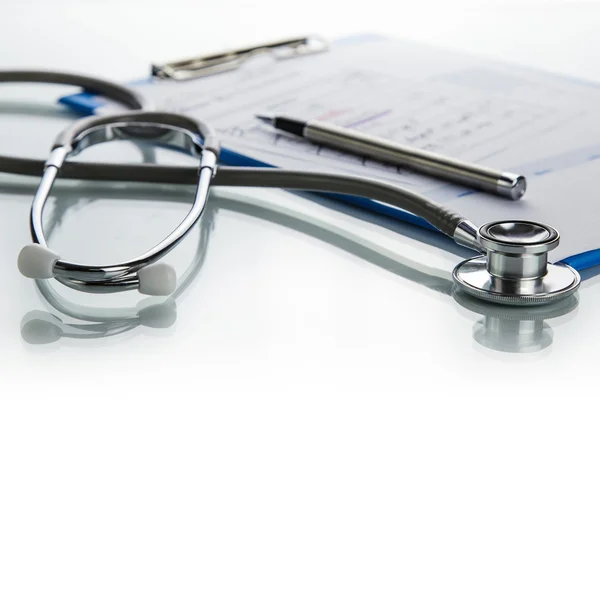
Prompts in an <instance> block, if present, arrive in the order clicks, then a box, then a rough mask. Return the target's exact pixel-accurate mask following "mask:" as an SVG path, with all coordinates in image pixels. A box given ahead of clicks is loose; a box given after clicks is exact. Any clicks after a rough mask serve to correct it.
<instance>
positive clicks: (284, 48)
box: [152, 36, 329, 81]
mask: <svg viewBox="0 0 600 600" xmlns="http://www.w3.org/2000/svg"><path fill="white" fill-rule="evenodd" d="M328 49H329V44H328V42H327V41H326V40H325V39H323V38H321V37H318V36H308V37H301V38H290V39H287V40H280V41H278V42H271V43H268V44H261V45H258V46H249V47H247V48H239V49H237V50H230V51H227V52H221V53H218V54H207V55H204V56H197V57H196V58H188V59H186V60H178V61H174V62H170V63H165V64H163V65H152V76H153V77H156V78H158V79H174V80H176V81H186V80H188V79H196V78H197V77H206V76H208V75H215V74H217V73H224V72H226V71H233V70H234V69H237V68H238V67H240V66H241V65H242V64H244V63H245V62H246V61H247V60H249V59H250V58H253V57H254V56H257V55H259V54H270V55H271V56H273V58H274V59H275V60H286V59H289V58H296V57H299V56H306V55H309V54H317V53H319V52H325V51H326V50H328Z"/></svg>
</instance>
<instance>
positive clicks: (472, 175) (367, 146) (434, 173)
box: [256, 115, 527, 200]
mask: <svg viewBox="0 0 600 600" xmlns="http://www.w3.org/2000/svg"><path fill="white" fill-rule="evenodd" d="M256 118H257V119H260V120H261V121H262V122H263V123H267V124H268V125H271V126H273V127H275V129H279V130H281V131H286V132H288V133H292V134H294V135H298V136H300V137H303V138H305V139H307V140H310V141H311V142H316V143H317V144H322V145H324V146H330V147H332V148H337V149H339V150H345V151H346V152H350V153H352V154H357V155H360V156H368V157H369V158H374V159H376V160H380V161H382V162H386V163H391V164H393V165H398V166H403V167H408V168H410V169H412V170H414V171H417V172H419V173H424V174H425V175H430V176H431V177H436V178H439V179H445V180H447V181H452V182H454V183H459V184H462V185H466V186H468V187H471V188H476V189H479V190H483V191H485V192H491V193H492V194H498V195H499V196H504V197H505V198H510V199H512V200H519V198H521V196H523V194H524V193H525V190H526V188H527V182H526V180H525V177H523V175H516V174H515V173H507V172H502V171H496V170H495V169H490V168H488V167H483V166H481V165H475V164H472V163H468V162H464V161H462V160H457V159H455V158H450V157H448V156H443V155H441V154H436V153H435V152H427V151H426V150H419V149H417V148H411V147H410V146H405V145H402V144H397V143H396V142H391V141H388V140H384V139H382V138H378V137H375V136H372V135H367V134H365V133H360V132H359V131H355V130H353V129H348V128H346V127H340V126H338V125H331V124H329V123H324V122H322V121H314V120H313V121H300V120H299V119H292V118H289V117H278V116H276V117H266V116H263V115H256Z"/></svg>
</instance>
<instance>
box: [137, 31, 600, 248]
mask: <svg viewBox="0 0 600 600" xmlns="http://www.w3.org/2000/svg"><path fill="white" fill-rule="evenodd" d="M139 89H140V91H141V92H142V93H143V94H145V95H146V96H147V97H149V98H151V99H152V100H153V101H154V103H155V106H156V108H158V109H164V110H169V111H173V112H181V113H186V114H189V115H191V116H195V117H198V118H199V119H202V120H204V121H207V122H209V123H211V124H212V125H213V127H215V128H216V129H217V132H218V134H219V136H220V137H221V140H222V145H223V146H224V147H225V148H228V149H230V150H233V151H236V152H239V153H240V154H243V155H246V156H248V157H250V158H253V159H255V160H258V161H261V162H264V163H267V164H270V165H275V166H278V167H282V168H305V169H318V170H328V171H335V172H342V173H351V174H354V175H359V176H365V177H375V178H380V179H384V180H386V181H390V182H393V183H398V184H402V185H405V186H407V187H409V188H410V189H413V190H415V191H418V192H420V193H423V194H427V195H429V196H431V197H433V198H434V199H436V200H438V201H441V202H443V203H445V204H448V205H450V206H452V207H453V208H455V209H456V210H459V211H461V212H463V213H464V214H465V215H466V216H467V217H468V218H470V219H471V220H476V218H479V222H484V221H490V220H493V219H496V218H500V217H504V216H513V217H514V216H521V215H522V216H523V218H526V217H527V218H532V219H536V220H540V221H542V222H544V221H548V222H549V224H551V225H553V226H555V227H557V228H558V229H559V230H560V231H561V233H562V234H563V242H562V245H561V248H560V250H559V252H560V254H561V257H565V256H569V255H571V254H574V253H579V252H581V251H583V250H587V249H592V248H596V247H598V246H600V243H599V242H598V241H596V236H595V231H596V229H597V227H598V226H600V222H594V226H595V229H594V235H593V236H592V232H591V227H589V229H590V234H589V235H584V236H583V237H582V236H581V231H580V230H579V225H580V223H579V220H581V219H579V220H578V219H577V218H576V217H574V215H573V210H574V207H573V205H572V204H571V205H565V204H564V200H565V199H564V198H563V197H557V194H556V193H553V192H552V190H553V189H555V188H556V186H554V185H550V186H549V187H548V185H547V184H546V185H541V184H539V182H536V181H535V179H536V178H537V179H541V178H542V176H544V177H546V180H547V182H548V181H552V180H553V179H555V178H556V177H568V178H571V179H575V180H576V179H577V178H578V175H577V172H578V169H579V168H581V167H583V166H584V165H585V169H586V173H587V175H586V177H589V170H590V168H591V170H592V172H594V169H595V172H596V174H600V173H599V172H598V166H599V165H600V162H596V163H595V164H594V165H592V166H591V167H590V165H589V164H588V163H589V161H590V160H591V159H590V156H593V155H594V153H595V154H598V155H600V148H597V145H598V142H600V125H599V124H598V123H597V122H596V121H598V119H595V114H596V110H597V107H598V106H600V87H596V86H594V85H592V84H588V83H586V82H580V81H576V80H570V79H568V78H564V77H560V76H555V75H553V74H549V73H545V72H540V71H536V70H529V69H526V68H523V67H518V66H511V65H504V64H500V63H497V62H493V61H489V60H485V59H481V58H478V57H473V56H470V55H467V54H463V53H457V52H449V51H446V50H440V49H437V48H432V47H429V46H424V45H421V44H416V43H412V42H405V41H400V40H389V39H380V38H374V39H373V38H368V39H367V40H365V41H360V40H359V41H357V42H356V43H341V44H334V45H333V47H332V49H331V51H329V52H327V53H324V54H319V55H314V56H306V57H302V58H299V59H293V60H287V61H281V62H275V61H273V60H272V59H271V58H269V57H268V56H264V57H260V58H257V59H255V60H252V61H250V62H248V63H247V64H246V65H244V66H243V67H242V68H240V69H238V70H236V71H232V72H228V73H222V74H219V75H214V76H211V77H205V78H199V79H195V80H190V81H184V82H174V81H168V80H167V81H157V82H147V83H141V84H139ZM256 114H267V115H270V114H279V115H284V116H291V117H295V118H300V119H320V120H323V121H326V122H330V123H335V124H338V125H342V126H345V127H350V128H354V129H356V130H358V131H361V132H365V133H369V134H372V135H376V136H380V137H382V138H385V139H389V140H393V141H398V142H400V143H402V144H407V145H410V146H413V147H415V148H422V149H425V150H430V151H434V152H438V153H441V154H446V155H448V156H452V157H455V158H459V159H463V160H468V161H472V162H476V163H480V164H484V165H486V166H489V167H492V168H495V169H498V170H504V171H512V172H517V173H520V174H523V175H526V176H527V177H528V182H529V191H528V192H527V194H526V195H525V197H524V198H523V199H522V200H521V201H520V202H518V203H514V202H509V201H507V200H505V199H502V198H498V197H495V196H490V195H487V194H484V193H479V192H472V191H471V190H468V189H466V188H461V187H459V186H456V185H453V184H448V183H445V182H442V181H439V180H436V179H433V178H431V177H427V176H424V175H419V174H416V173H414V172H411V171H409V170H408V169H405V168H402V167H397V166H393V165H387V164H382V163H378V162H376V161H373V160H369V159H365V158H362V157H358V156H353V155H349V154H347V153H344V152H341V151H338V150H333V149H330V148H325V147H322V146H319V145H316V144H313V143H311V142H308V141H306V140H303V139H301V138H298V137H295V136H291V135H288V134H285V133H281V132H277V131H275V130H273V129H272V128H269V127H268V126H266V125H263V124H261V123H260V122H258V121H257V120H256V119H255V115H256ZM594 148H595V150H594ZM559 173H561V174H560V175H559ZM575 187H576V186H575ZM542 189H543V193H544V198H543V199H542V198H540V197H537V196H536V194H537V193H538V191H537V190H542ZM571 189H573V187H572V188H571ZM580 193H581V194H585V193H587V192H586V191H585V190H581V191H580ZM582 201H583V200H582ZM551 206H556V207H557V209H558V210H550V207H551ZM565 206H569V208H565ZM550 213H552V215H553V216H555V217H557V218H556V219H553V220H550V219H548V218H546V217H547V216H548V215H549V214H550ZM575 214H577V211H576V210H575ZM473 215H475V216H473ZM588 216H589V215H588ZM599 218H600V215H599ZM584 220H586V219H584ZM565 227H566V229H567V231H569V233H571V231H572V233H573V239H572V240H571V241H570V242H567V239H568V238H567V236H566V233H567V231H565ZM586 227H587V225H586Z"/></svg>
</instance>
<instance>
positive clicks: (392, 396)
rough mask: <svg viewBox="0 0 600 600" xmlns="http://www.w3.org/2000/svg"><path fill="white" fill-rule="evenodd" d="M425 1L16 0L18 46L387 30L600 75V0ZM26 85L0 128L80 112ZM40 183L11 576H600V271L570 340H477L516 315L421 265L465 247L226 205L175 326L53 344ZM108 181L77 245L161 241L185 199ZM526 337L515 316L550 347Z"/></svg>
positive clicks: (7, 329) (30, 586) (494, 591)
mask: <svg viewBox="0 0 600 600" xmlns="http://www.w3.org/2000/svg"><path fill="white" fill-rule="evenodd" d="M414 4H417V3H399V2H388V1H386V2H383V1H369V2H361V3H358V2H357V3H352V2H345V3H333V2H330V3H326V2H316V1H312V0H307V1H303V2H299V3H288V2H247V3H246V2H243V3H242V2H235V1H234V0H228V1H224V2H213V3H211V4H208V3H207V2H181V1H169V2H167V1H165V2H161V3H158V2H154V1H152V2H141V1H140V2H117V1H112V0H111V1H107V2H81V1H79V2H67V1H63V0H60V1H55V2H19V3H16V2H15V3H12V2H5V3H4V4H3V5H2V13H1V24H0V32H1V34H2V35H1V37H0V67H1V68H11V67H18V66H22V67H25V66H27V67H46V68H55V69H71V70H79V71H83V72H90V73H95V74H97V75H104V76H109V77H114V78H116V79H119V80H128V79H131V78H135V77H139V76H141V75H143V74H145V73H146V72H147V71H146V69H147V67H148V63H149V62H150V61H151V60H158V61H160V60H168V59H174V58H180V57H185V56H187V55H190V54H196V53H198V52H204V51H210V50H218V49H220V48H222V47H231V46H237V45H240V44H246V43H253V42H257V41H262V40H264V39H272V38H278V37H283V36H287V35H291V34H303V33H306V32H309V31H314V32H317V33H322V34H324V35H327V36H330V37H337V36H341V35H347V34H351V33H357V32H365V31H372V32H379V33H388V34H394V35H399V36H405V37H410V38H412V39H417V40H422V41H426V42H430V43H435V44H438V45H442V46H447V47H452V48H459V49H463V50H468V51H473V52H479V53H482V54H486V55H488V56H494V57H497V58H503V59H506V60H509V61H513V62H519V63H521V64H528V65H532V66H536V67H540V68H547V69H553V70H556V71H560V72H563V73H566V74H570V75H574V76H579V77H587V78H590V79H595V80H596V81H600V61H599V60H598V56H599V51H600V45H599V42H598V41H597V31H598V26H599V25H600V7H599V6H598V5H597V4H595V3H591V2H590V3H580V2H562V3H551V2H541V1H540V2H518V1H516V0H515V1H513V2H502V3H495V4H489V5H488V4H484V3H482V2H479V3H460V2H420V3H418V4H417V5H416V6H415V5H414ZM59 91H62V90H59ZM2 92H3V93H5V94H6V98H7V99H10V98H12V99H13V100H14V101H15V102H18V103H23V104H21V108H20V109H18V107H16V106H15V105H14V104H10V103H9V102H8V100H6V101H5V104H0V118H1V120H0V144H1V145H0V152H2V153H15V152H16V151H19V152H20V153H22V154H26V153H29V155H33V154H34V153H35V155H37V156H39V157H42V156H44V153H45V151H46V148H48V146H49V144H50V143H51V141H52V138H53V135H55V134H56V133H57V132H58V131H59V130H60V128H61V127H62V126H64V125H65V124H66V122H68V120H69V119H70V118H71V117H70V116H69V115H68V114H66V113H64V112H62V111H60V109H57V108H55V107H54V103H53V99H54V97H55V96H56V94H57V93H58V91H56V92H55V91H53V90H51V91H50V92H48V91H47V90H44V91H41V90H40V89H38V88H31V89H30V88H27V89H19V90H17V91H15V90H14V89H12V88H11V89H10V90H9V87H8V86H6V87H3V88H2ZM34 184H35V181H33V180H27V179H19V178H10V177H3V178H2V179H1V180H0V193H1V194H2V198H1V200H2V218H1V219H0V232H1V234H0V239H1V243H2V249H3V254H4V259H3V261H2V265H0V270H1V271H2V273H1V274H2V281H3V286H2V289H3V297H2V300H0V309H1V312H0V356H1V358H2V364H1V365H0V372H1V375H2V379H1V380H0V394H1V396H0V598H3V599H7V600H16V599H30V598H31V599H33V598H36V599H37V598H60V599H61V600H67V599H69V600H71V599H78V600H79V599H83V598H85V599H96V598H98V599H100V598H102V599H103V600H105V599H108V598H111V599H113V598H114V599H119V600H120V599H128V600H130V599H132V598H144V600H148V599H151V598H152V599H154V598H157V599H158V598H161V599H162V598H177V599H178V600H183V599H188V598H189V599H191V598H207V599H211V600H212V599H225V598H227V599H233V598H236V599H238V598H260V599H261V600H266V599H275V598H277V599H281V598H290V599H291V598H303V599H305V598H319V599H320V598H328V599H330V598H381V599H383V598H407V599H421V598H436V599H439V598H460V599H461V600H463V599H467V598H473V599H475V598H477V599H481V598H502V599H505V598H523V599H525V598H527V599H529V598H544V599H548V598H578V599H584V598H597V597H598V595H599V593H600V579H599V577H598V564H599V560H600V551H599V549H598V548H599V547H598V539H599V535H600V517H599V512H598V506H599V501H600V488H599V485H598V477H597V472H598V456H599V455H600V454H599V451H600V441H599V439H600V438H599V436H598V430H599V424H600V423H599V421H600V410H599V407H598V392H597V389H598V386H597V372H596V371H597V352H598V340H599V339H600V325H599V318H598V317H599V313H598V302H599V300H600V286H599V285H598V280H597V279H590V280H588V281H586V282H584V285H583V287H582V291H581V293H580V299H579V300H580V303H579V307H578V308H577V310H576V311H574V312H572V313H570V314H569V315H566V316H563V317H558V318H556V319H549V320H548V321H547V324H546V329H545V330H544V334H545V336H546V337H544V336H542V339H543V340H547V339H548V336H552V337H553V343H551V344H549V345H548V344H546V345H545V346H544V347H543V348H541V346H543V345H544V344H542V343H540V349H539V350H538V351H536V352H521V353H515V352H512V353H511V352H502V351H500V350H499V349H498V348H496V349H494V348H493V347H492V348H490V347H487V346H486V345H482V344H481V343H479V342H478V341H477V332H478V331H480V330H481V329H482V327H484V326H485V322H486V319H487V322H488V324H490V323H491V325H492V326H496V325H498V322H495V321H494V320H493V316H490V315H489V314H488V315H487V317H484V316H481V315H478V314H475V313H473V312H470V311H467V310H465V309H462V308H460V307H458V306H457V305H456V303H455V302H454V300H453V299H452V298H451V297H450V296H447V295H443V294H440V293H439V292H438V291H435V290H432V289H430V288H427V287H425V286H423V285H421V284H420V283H418V282H415V281H414V280H411V279H410V278H407V277H406V276H403V275H402V273H404V275H406V274H407V273H408V272H407V271H406V268H404V270H403V267H402V265H404V266H406V265H407V264H410V265H412V266H415V265H416V267H417V268H418V269H420V270H422V271H424V272H426V273H432V272H435V273H437V274H438V275H441V276H445V277H448V276H449V272H450V270H451V268H452V266H453V265H454V263H455V262H456V260H457V257H456V256H455V255H454V254H453V252H452V251H451V250H449V249H448V248H446V247H443V248H441V249H440V248H435V247H429V246H427V245H425V244H423V243H421V242H419V241H415V240H414V239H413V238H412V236H414V235H415V233H414V232H412V234H411V232H410V231H409V230H406V228H404V230H403V231H404V233H405V235H402V234H401V233H394V232H391V231H390V230H389V229H385V228H380V227H377V226H376V225H370V224H363V223H361V222H359V221H356V220H354V219H352V217H348V216H346V215H342V216H340V217H339V219H340V220H338V221H336V222H337V223H338V224H340V223H341V224H342V225H344V226H346V227H348V229H349V230H352V231H354V232H355V233H356V235H357V237H358V238H359V239H360V237H368V238H369V239H371V240H374V241H375V242H377V243H378V244H380V245H381V246H382V247H383V248H384V249H385V250H386V251H387V253H388V254H389V255H391V256H393V257H396V258H395V259H394V260H396V261H397V263H398V265H399V266H398V272H397V273H395V272H392V270H386V269H383V268H381V267H378V266H376V265H373V264H370V263H368V262H366V261H364V260H362V259H361V258H359V257H357V256H354V255H352V254H350V253H347V252H345V251H343V250H341V249H340V248H337V247H335V246H333V245H331V244H326V243H324V242H323V241H320V240H316V239H313V238H311V237H310V236H308V235H305V234H302V233H299V232H292V231H290V230H287V229H286V228H284V227H279V226H276V225H273V224H269V223H267V222H266V221H262V220H260V219H256V218H251V217H248V216H244V215H243V214H240V213H236V212H235V211H226V210H225V211H222V212H219V213H218V214H217V217H216V221H215V229H214V231H213V233H212V234H211V239H210V244H209V247H208V248H209V249H208V251H207V256H206V259H205V261H204V264H203V266H202V269H201V270H200V273H199V275H198V276H197V278H196V279H195V280H194V281H193V282H192V284H191V285H190V288H189V289H188V290H187V291H186V294H185V295H184V296H182V297H181V298H178V301H177V320H176V322H175V324H174V325H173V327H171V328H169V329H163V330H157V329H151V328H147V327H143V326H139V327H136V328H135V329H133V330H132V331H130V332H128V333H126V334H123V335H120V336H119V335H117V336H113V337H107V338H101V339H71V338H68V337H63V338H62V339H60V340H58V341H56V342H55V343H52V344H47V345H32V344H30V343H28V342H27V340H26V339H24V338H23V337H22V335H21V320H22V319H23V317H24V316H25V315H27V314H29V313H31V311H34V310H38V311H47V312H48V311H49V312H52V311H51V310H50V309H49V308H48V306H47V305H46V304H44V302H43V301H42V299H41V298H40V296H39V294H37V292H36V290H35V287H34V286H33V284H32V282H30V281H26V280H24V279H23V278H22V277H20V275H19V274H18V273H17V271H16V268H15V266H14V262H15V259H16V255H17V253H18V251H19V248H20V247H21V246H22V245H23V244H25V243H27V241H28V231H27V211H28V205H29V199H30V197H31V193H32V190H33V188H32V186H34ZM27 186H29V187H27ZM30 188H31V189H30ZM23 189H24V190H25V191H24V192H23ZM82 189H83V191H82V195H83V196H85V195H86V193H88V192H86V191H85V189H86V188H82ZM146 193H148V194H149V197H152V195H151V194H152V193H151V191H149V190H146ZM171 193H175V192H172V191H169V190H162V191H160V192H159V193H158V196H159V197H158V199H159V200H161V199H162V198H161V197H160V194H164V195H169V194H171ZM591 193H595V191H591ZM105 194H106V197H109V195H110V194H108V192H105ZM154 194H155V196H154V198H155V199H156V194H157V192H154ZM220 194H221V195H220V196H219V195H217V196H216V198H217V199H216V200H215V201H216V202H218V199H219V198H224V199H227V198H230V199H234V200H235V199H236V198H238V199H239V198H241V199H243V200H244V201H245V202H248V203H250V204H251V203H252V202H253V198H256V199H258V198H261V199H262V200H263V201H265V202H272V203H273V206H277V205H278V203H288V204H290V203H291V205H293V206H296V207H301V206H302V205H303V203H304V200H302V199H299V198H297V197H292V196H290V195H287V194H284V193H283V192H271V193H269V194H267V193H265V192H257V191H247V192H239V191H238V192H235V193H234V192H220ZM99 195H100V196H102V192H99ZM123 198H127V194H123ZM152 206H154V208H151V207H152ZM84 208H86V207H84ZM87 208H88V210H87V212H86V210H77V211H75V210H74V211H72V212H74V213H75V214H74V216H72V218H71V217H70V216H68V217H67V219H66V220H65V224H64V227H63V229H61V232H60V233H61V235H60V236H57V243H59V244H60V245H61V246H62V247H63V248H65V251H67V252H71V250H72V252H73V253H77V252H90V253H92V254H93V253H94V252H96V251H97V253H98V254H101V255H102V256H104V257H106V255H107V254H110V252H111V251H113V246H114V248H117V249H119V248H123V247H127V248H128V247H129V246H131V247H132V248H133V247H134V246H135V245H136V244H138V243H139V244H140V245H141V249H144V248H146V247H148V246H149V245H150V242H151V241H152V240H153V239H155V237H156V236H157V235H159V234H160V232H161V231H162V230H161V227H162V226H163V225H164V223H166V222H170V221H169V220H173V219H174V220H176V219H177V218H178V217H179V213H178V212H177V211H175V210H174V209H172V208H170V207H169V205H168V203H166V202H163V203H161V202H157V203H155V204H154V205H152V204H148V205H146V204H144V206H143V209H142V210H141V211H140V208H139V207H138V206H133V204H132V203H128V202H126V201H124V202H123V203H115V202H112V203H111V202H109V201H105V202H99V203H98V204H97V205H94V206H91V207H87ZM315 210H316V209H315ZM144 211H145V212H144ZM117 214H118V218H115V215H117ZM319 214H320V215H322V216H323V218H325V216H327V215H329V213H328V212H327V211H326V210H323V211H321V212H319ZM86 215H87V216H86ZM140 217H141V218H142V221H141V225H139V224H140V220H139V218H140ZM329 218H334V217H331V215H329ZM335 218H337V217H335ZM104 232H106V233H105V234H104ZM153 236H154V238H153ZM130 238H133V239H130ZM113 242H114V243H113ZM178 252H179V250H178ZM192 254H193V247H192V245H190V244H188V245H187V246H185V247H184V248H183V249H182V250H181V252H179V254H178V255H177V267H178V270H180V271H182V270H185V267H186V264H187V262H189V260H190V256H191V255H192ZM76 256H77V255H76V254H73V258H76ZM69 298H71V300H73V301H79V302H81V303H85V302H86V301H87V299H85V298H84V299H82V298H81V297H79V296H77V295H70V296H69ZM137 301H138V298H136V297H134V296H132V295H130V294H126V295H125V296H124V300H123V301H122V302H123V303H124V305H125V306H126V307H129V308H131V307H135V304H136V302H137ZM90 302H91V300H90ZM111 302H112V304H111V306H112V307H115V306H117V305H118V302H119V301H117V300H114V301H112V300H111ZM96 303H97V302H96ZM55 314H56V315H58V316H61V315H60V314H59V313H55ZM61 318H62V319H63V320H64V321H65V322H69V323H71V322H73V319H71V318H69V317H65V316H61ZM503 327H506V323H504V325H503ZM524 329H525V330H527V327H526V326H524ZM528 335H529V337H528ZM491 337H492V342H493V340H494V339H496V341H498V338H494V336H493V335H492V336H491ZM515 337H516V341H515ZM534 337H535V336H534ZM521 338H523V339H524V340H525V341H524V342H523V343H522V344H521V345H519V336H518V335H517V336H514V335H513V336H512V337H511V336H510V335H509V336H508V337H505V338H502V339H501V341H502V343H503V344H504V346H505V349H506V346H510V347H513V349H514V348H520V349H521V350H527V349H530V350H531V349H532V348H531V347H529V346H528V345H527V342H528V340H529V341H531V340H532V339H533V338H532V336H531V334H528V333H527V331H525V333H522V334H521ZM521 341H522V340H521ZM534 341H535V340H534ZM492 342H489V343H492ZM511 344H512V346H511Z"/></svg>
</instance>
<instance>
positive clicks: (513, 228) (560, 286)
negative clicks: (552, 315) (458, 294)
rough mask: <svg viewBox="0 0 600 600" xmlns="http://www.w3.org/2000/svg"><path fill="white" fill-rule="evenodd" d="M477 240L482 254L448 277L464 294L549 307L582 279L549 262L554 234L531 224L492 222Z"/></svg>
mask: <svg viewBox="0 0 600 600" xmlns="http://www.w3.org/2000/svg"><path fill="white" fill-rule="evenodd" d="M477 239H478V241H479V243H480V245H481V247H482V248H483V249H484V250H485V251H486V255H485V256H478V257H475V258H470V259H467V260H465V261H463V262H461V263H459V264H458V265H457V266H456V268H455V269H454V271H453V273H452V277H453V279H454V282H455V283H456V284H457V285H458V286H459V288H460V289H461V290H463V291H464V292H466V293H468V294H470V295H472V296H475V297H477V298H480V299H482V300H487V301H488V302H496V303H500V304H511V305H517V306H522V305H531V304H547V303H550V302H555V301H557V300H560V299H562V298H566V297H568V296H570V295H571V294H573V293H575V292H576V291H577V288H578V287H579V284H580V283H581V278H580V276H579V273H577V271H575V269H573V268H571V267H570V266H568V265H565V264H551V263H549V262H548V252H550V251H551V250H553V249H554V248H556V247H557V246H558V243H559V239H560V236H559V234H558V231H556V229H554V228H553V227H549V226H548V225H542V224H540V223H535V222H532V221H494V222H492V223H487V224H486V225H483V226H482V227H481V228H480V229H479V231H478V233H477Z"/></svg>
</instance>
